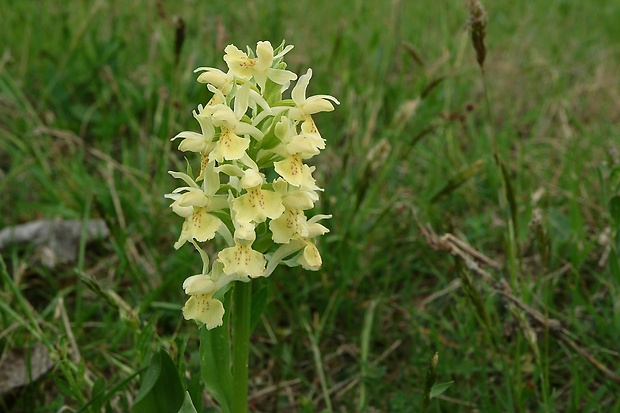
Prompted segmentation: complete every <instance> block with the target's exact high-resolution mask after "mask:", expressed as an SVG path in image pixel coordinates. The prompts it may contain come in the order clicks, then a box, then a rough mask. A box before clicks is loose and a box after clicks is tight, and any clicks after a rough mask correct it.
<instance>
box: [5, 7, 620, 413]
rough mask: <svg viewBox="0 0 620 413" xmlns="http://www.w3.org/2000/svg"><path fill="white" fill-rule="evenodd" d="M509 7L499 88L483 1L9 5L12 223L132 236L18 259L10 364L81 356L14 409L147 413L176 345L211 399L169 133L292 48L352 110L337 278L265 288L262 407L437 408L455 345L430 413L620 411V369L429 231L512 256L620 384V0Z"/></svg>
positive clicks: (290, 272)
mask: <svg viewBox="0 0 620 413" xmlns="http://www.w3.org/2000/svg"><path fill="white" fill-rule="evenodd" d="M91 3H93V4H91ZM486 3H489V4H485V6H486V7H487V12H488V14H489V25H488V27H487V37H486V42H487V48H488V55H487V61H486V64H485V68H486V81H483V77H482V76H481V73H480V70H479V68H478V66H477V64H476V60H475V54H474V50H473V47H472V45H471V42H470V39H469V35H468V32H467V27H466V22H467V19H468V11H467V9H466V8H465V7H464V6H463V5H462V3H460V2H456V3H455V2H448V1H439V2H407V1H400V2H399V1H395V2H365V1H342V2H338V1H324V0H315V1H312V2H310V1H298V2H283V1H281V2H280V1H266V0H258V1H253V2H247V4H243V2H239V6H237V7H233V6H231V5H229V4H228V2H205V1H203V2H172V1H162V2H139V1H110V2H106V1H99V2H77V1H73V2H68V3H67V4H64V3H58V2H40V3H36V4H35V3H34V2H26V1H23V2H9V1H8V0H0V10H2V15H3V16H2V26H3V28H2V30H0V47H1V49H0V228H2V227H5V226H8V225H15V224H19V223H24V222H28V221H31V220H34V219H38V218H71V219H88V218H103V219H105V220H106V222H107V223H108V225H109V227H110V229H111V236H110V238H109V239H107V240H106V241H104V242H99V243H96V244H89V245H87V246H85V248H84V250H83V253H82V254H81V255H80V260H79V262H78V263H77V264H71V265H66V266H63V267H61V268H56V269H53V270H49V269H46V268H45V267H43V266H42V265H41V263H40V259H39V258H38V253H37V251H36V249H35V248H32V247H20V248H19V249H17V248H13V249H9V250H5V251H3V252H2V259H3V261H4V263H5V265H6V268H5V269H2V270H1V272H2V278H1V280H2V281H1V282H0V285H1V289H0V303H1V305H0V359H1V358H2V357H1V356H2V355H6V354H8V353H9V352H10V350H11V349H15V348H24V347H29V346H32V345H33V344H34V343H36V342H42V343H43V344H44V345H46V346H47V347H48V348H49V349H50V350H51V351H52V356H53V360H54V362H55V368H54V369H53V370H52V371H51V372H49V373H47V374H46V375H45V376H43V377H42V378H41V379H39V380H38V381H36V382H35V383H33V384H31V385H29V386H26V387H22V388H20V389H18V390H16V391H13V392H12V393H11V394H9V395H5V396H4V399H2V401H0V410H2V411H7V412H22V411H28V412H50V411H54V412H57V411H63V408H64V409H68V410H64V411H80V409H81V408H82V407H83V406H85V405H86V404H87V403H88V402H89V401H90V400H91V398H93V396H94V390H93V389H95V390H99V389H101V388H104V389H105V392H106V393H108V394H109V396H110V397H109V398H108V399H107V400H106V401H105V402H104V406H106V405H107V406H108V408H109V410H108V411H119V412H124V411H128V406H129V405H130V403H131V400H132V399H133V397H135V395H136V393H137V390H138V388H139V379H138V378H137V376H134V375H135V373H137V372H138V371H140V369H141V368H142V367H144V366H145V365H146V364H147V363H148V360H149V359H150V357H151V355H152V354H153V353H154V351H156V350H158V349H159V348H165V349H167V350H168V351H169V352H170V353H171V354H172V356H173V359H174V360H175V362H176V363H177V365H178V367H179V369H180V370H181V371H183V372H187V375H183V377H184V378H185V379H186V381H187V383H186V385H187V386H190V387H191V386H194V387H192V388H196V387H195V386H197V383H196V380H198V378H199V371H200V369H199V365H198V356H197V353H198V335H199V334H198V332H197V330H196V327H195V325H194V324H193V323H189V322H186V321H184V320H183V318H182V316H181V313H180V308H181V306H182V304H183V302H184V300H185V297H184V294H183V291H182V289H181V284H182V281H183V280H184V278H185V277H187V276H188V275H191V274H195V273H196V271H198V269H199V268H200V262H199V258H198V256H197V255H196V254H195V253H194V251H192V249H191V248H190V247H187V246H186V247H184V248H182V249H181V250H179V251H174V250H173V248H172V244H173V243H174V241H175V239H176V237H177V235H178V231H180V226H181V222H180V220H179V219H178V217H176V216H175V215H174V214H172V213H171V211H170V210H169V208H168V202H167V201H166V200H165V199H164V198H163V194H164V193H167V192H170V191H171V190H172V189H174V187H175V185H176V183H175V182H174V180H173V179H172V178H171V177H170V176H169V175H168V174H167V170H170V169H173V170H180V169H182V168H183V167H184V160H183V158H182V155H181V154H180V153H179V152H178V151H176V145H174V146H173V145H172V144H171V143H170V142H169V138H170V137H172V136H174V134H176V133H177V132H179V131H181V130H186V129H190V128H193V127H194V126H193V125H194V121H193V119H192V118H191V110H192V108H194V107H195V106H196V105H197V104H198V103H204V102H206V100H207V99H208V98H209V95H208V93H207V91H206V90H205V89H204V88H203V87H202V86H201V85H199V84H197V83H196V82H195V75H194V74H193V73H192V70H193V69H194V68H195V67H198V66H215V67H219V68H224V62H223V61H222V59H221V56H222V53H223V48H224V46H225V45H226V44H229V43H234V44H236V45H237V46H239V47H244V46H245V45H250V46H254V45H255V43H256V41H258V40H263V39H264V40H270V41H271V42H272V43H275V44H279V42H280V41H281V40H282V39H283V38H284V39H286V41H287V43H290V44H294V45H295V49H293V51H292V52H291V53H290V54H289V55H288V56H287V58H288V62H289V67H290V68H291V69H292V70H294V71H296V72H299V71H301V70H304V71H305V69H306V68H307V67H312V68H313V71H314V77H313V81H312V85H311V90H310V91H309V92H310V93H311V94H319V93H328V94H332V95H334V96H336V97H337V98H338V99H339V100H340V101H341V105H340V106H339V107H338V108H337V110H336V111H335V112H333V113H330V114H324V115H321V116H318V117H317V124H318V126H319V128H320V129H321V132H322V135H323V136H324V137H325V138H326V139H327V142H328V149H327V150H326V151H325V152H324V153H323V155H322V156H320V157H318V158H317V159H316V161H315V165H316V166H317V172H316V175H317V180H318V182H319V184H320V185H321V186H323V187H324V188H325V192H324V196H323V198H322V204H321V205H320V206H319V210H320V211H322V212H325V213H331V214H333V218H332V219H331V220H330V222H329V223H328V224H327V225H328V226H329V227H330V229H331V232H330V233H329V234H328V235H326V236H325V237H324V239H323V241H322V244H321V245H320V248H321V250H322V252H323V260H324V265H323V268H322V269H321V271H320V272H318V273H313V272H304V271H303V270H300V269H297V268H295V269H279V270H277V271H276V273H274V275H273V276H272V277H270V278H269V279H263V280H257V281H255V283H256V285H258V286H262V285H268V286H269V288H270V291H271V297H272V299H271V301H270V303H269V305H268V306H267V309H266V312H265V314H264V316H263V317H262V318H261V322H260V323H259V325H258V327H257V329H256V330H255V332H254V334H253V336H252V347H251V366H250V368H251V373H250V385H251V391H250V399H251V403H252V405H251V406H252V408H251V410H252V411H257V412H259V411H265V412H287V411H300V412H313V411H321V410H322V409H327V406H331V410H332V411H334V412H344V411H361V412H373V411H374V412H376V411H389V412H410V411H418V406H421V404H422V399H423V394H422V391H423V388H424V381H425V377H426V373H427V368H428V364H429V360H430V358H431V357H432V355H433V354H434V352H435V351H437V352H438V353H439V364H438V367H437V372H436V381H437V382H438V383H443V382H448V381H454V383H453V384H452V386H451V387H450V388H449V389H448V390H447V391H446V392H445V393H444V394H443V395H442V396H440V397H439V398H436V399H432V400H431V403H430V407H429V411H434V412H440V411H445V412H461V411H462V412H473V411H481V412H506V411H511V412H512V411H516V412H564V411H568V412H573V411H574V412H599V411H605V412H620V402H619V401H618V400H619V399H618V398H617V394H618V391H619V390H620V389H619V387H620V383H618V382H614V381H613V380H612V378H610V377H607V376H605V375H604V374H603V373H602V372H601V370H600V369H597V368H595V367H594V366H593V364H592V363H590V362H588V361H587V360H586V358H585V357H584V355H583V354H579V353H578V352H577V351H576V350H575V348H574V347H571V345H570V344H567V343H568V342H567V341H566V340H562V339H558V337H557V336H556V335H554V334H553V333H554V332H553V331H552V330H549V329H545V328H544V327H543V325H541V324H540V323H537V322H536V321H535V320H534V319H533V318H532V317H530V316H528V314H527V313H526V312H525V311H523V310H522V309H519V308H518V307H517V306H515V305H514V302H511V301H509V300H507V299H505V298H502V296H501V295H500V294H499V293H498V292H497V291H495V290H494V289H496V288H498V286H497V285H492V283H488V282H485V281H484V280H483V279H482V278H481V276H480V274H479V273H477V272H476V271H473V270H472V269H471V268H469V267H468V266H467V265H466V263H465V262H463V260H461V259H459V258H457V257H453V256H452V255H451V254H450V253H448V252H445V251H440V250H437V249H434V248H432V247H431V246H430V245H429V243H428V242H427V240H426V239H425V237H424V236H423V235H422V232H421V230H420V228H419V226H418V224H417V223H416V222H415V220H414V215H413V214H414V211H416V212H417V215H418V216H419V218H420V220H421V222H422V223H424V224H429V225H431V226H432V228H433V229H434V231H435V232H436V233H437V234H439V235H442V234H444V233H451V234H453V235H455V236H456V237H458V238H459V239H461V240H462V241H465V242H466V243H468V244H469V245H470V246H471V247H472V248H473V249H475V250H477V251H479V252H480V253H482V254H484V255H486V256H488V257H489V258H491V259H493V260H495V261H497V262H499V263H501V265H500V267H499V268H492V267H488V266H484V265H481V268H483V269H484V270H486V271H487V272H489V273H490V274H491V276H492V277H493V278H494V279H495V280H500V279H504V280H506V281H507V283H508V284H509V286H510V289H511V292H512V294H513V295H514V296H515V297H516V298H518V299H519V300H520V301H521V302H522V303H524V304H525V305H526V306H527V307H528V308H531V309H534V310H537V311H538V312H540V313H541V314H542V315H543V316H544V317H549V318H553V319H557V320H560V321H561V323H562V326H563V327H564V328H565V329H566V330H567V331H569V332H570V339H571V340H573V341H574V342H575V343H576V344H577V345H578V346H579V348H580V349H583V350H584V351H585V352H586V353H587V354H588V355H589V356H591V357H593V358H594V359H596V360H598V362H600V363H601V365H603V366H606V367H607V369H609V370H610V371H611V372H613V373H615V374H616V375H617V374H620V370H618V367H617V366H618V365H619V364H620V356H619V354H618V344H617V343H618V342H619V341H620V333H619V332H620V306H619V304H618V302H619V300H618V297H620V265H619V264H618V257H620V239H619V237H620V235H619V234H620V219H617V220H616V221H614V219H613V216H612V213H611V212H610V208H611V206H610V205H611V204H610V202H611V203H613V202H614V201H612V199H614V198H613V197H614V195H618V194H619V192H620V146H619V145H620V143H619V142H620V126H619V125H620V94H619V92H618V91H620V80H619V79H620V69H618V68H620V50H619V48H618V44H620V31H619V29H618V26H617V22H618V21H619V20H620V5H618V4H617V2H615V1H612V0H601V1H598V2H572V1H569V0H551V1H547V2H512V1H508V0H504V1H498V2H493V4H491V2H486ZM173 16H179V17H181V18H182V19H183V21H184V22H185V28H186V35H185V42H184V44H183V48H182V50H181V53H180V55H179V56H178V59H177V58H176V56H175V24H174V23H173V21H174V19H173ZM414 51H415V52H414ZM485 96H487V97H488V103H487V101H486V100H485ZM413 105H417V106H415V108H416V110H415V112H407V110H406V108H407V107H412V106H413ZM494 147H496V148H497V158H498V159H499V163H498V162H496V161H495V160H494V152H493V150H494V149H493V148H494ZM500 164H501V165H503V168H504V169H503V171H504V172H503V173H502V169H501V167H500ZM615 199H618V198H615ZM616 202H617V201H616ZM511 226H512V228H513V229H512V230H510V228H511ZM605 234H606V236H605ZM605 257H607V258H605ZM79 273H85V274H87V275H88V276H89V277H91V278H93V279H94V280H96V283H97V284H98V285H99V287H100V289H101V290H103V291H104V292H100V293H99V294H96V293H94V292H93V291H92V288H89V287H88V286H87V285H86V284H85V283H84V282H83V281H80V278H78V274H79ZM458 280H460V281H458ZM108 290H109V291H114V292H116V293H117V294H118V296H119V297H120V300H122V301H120V300H117V301H115V299H113V298H110V294H109V292H108ZM128 309H131V310H132V311H128ZM63 314H66V317H64V320H63ZM73 340H75V344H74V343H73ZM95 393H96V392H95ZM95 405H96V404H94V405H90V407H87V408H86V409H84V410H81V411H95V410H96V409H94V408H93V407H92V406H95ZM208 406H210V404H209V400H208V399H205V403H204V407H205V411H206V408H207V407H208ZM412 406H413V407H412ZM89 409H90V410H89Z"/></svg>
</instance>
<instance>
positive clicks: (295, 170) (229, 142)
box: [166, 41, 339, 413]
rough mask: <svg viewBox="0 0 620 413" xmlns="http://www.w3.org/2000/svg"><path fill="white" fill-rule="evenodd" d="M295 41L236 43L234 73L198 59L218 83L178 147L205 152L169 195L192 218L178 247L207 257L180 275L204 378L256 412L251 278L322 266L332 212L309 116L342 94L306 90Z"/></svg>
mask: <svg viewBox="0 0 620 413" xmlns="http://www.w3.org/2000/svg"><path fill="white" fill-rule="evenodd" d="M292 48H293V46H291V45H285V44H284V42H283V43H282V44H281V45H280V46H279V47H277V48H276V49H275V50H274V48H273V47H272V45H271V43H270V42H268V41H261V42H258V43H257V45H256V52H254V51H253V50H251V49H250V48H248V50H247V53H246V52H243V51H241V50H240V49H238V48H237V47H235V46H234V45H229V46H227V47H226V48H225V49H224V51H225V55H224V61H225V62H226V64H227V66H228V71H227V72H223V71H221V70H219V69H216V68H211V67H199V68H198V69H196V70H195V72H199V73H200V74H199V75H198V82H200V83H203V84H206V86H207V89H208V90H209V91H210V92H211V93H212V97H211V99H210V100H209V101H208V103H207V104H206V105H204V106H203V105H199V106H198V108H197V110H195V111H194V112H193V115H194V118H195V119H196V120H197V121H198V123H199V125H200V132H191V131H184V132H181V133H179V134H178V135H176V136H175V137H174V138H172V140H174V141H176V140H179V141H180V142H179V150H180V151H183V152H193V153H195V154H196V159H198V157H199V158H200V170H199V173H198V174H197V175H196V176H194V173H193V168H192V167H191V166H188V168H187V171H186V172H173V171H171V172H170V174H171V175H172V176H173V177H174V178H178V179H180V180H181V181H182V182H183V186H180V187H179V188H177V189H175V190H174V191H172V193H170V194H167V195H166V197H167V198H169V199H171V200H172V204H171V208H172V210H173V211H174V212H175V213H176V214H178V215H179V216H181V217H182V218H184V221H183V226H182V229H181V234H180V236H179V239H178V241H177V242H176V243H175V244H174V248H176V249H178V248H181V247H182V246H183V245H185V244H187V243H189V244H192V245H193V247H194V248H195V249H196V250H197V251H198V253H199V254H200V257H201V258H202V263H203V266H202V271H201V272H200V273H199V274H197V275H192V276H190V277H188V278H187V279H186V280H185V282H184V283H183V289H184V290H185V293H186V294H188V295H189V299H188V300H187V302H186V303H185V306H184V307H183V315H184V317H185V318H186V319H187V320H195V321H196V322H197V323H198V325H200V326H201V327H202V334H201V360H202V361H203V366H202V368H203V374H202V375H203V379H204V381H205V384H206V386H207V388H208V390H209V391H210V392H211V393H212V395H213V396H214V397H215V399H216V400H217V401H218V402H219V404H220V405H221V407H222V410H223V411H224V412H229V411H230V412H235V413H237V412H246V411H247V380H248V379H247V375H248V373H247V365H248V362H247V360H248V348H249V347H248V346H249V334H250V312H251V296H252V295H251V294H252V293H251V291H252V290H251V285H250V281H251V280H252V279H255V278H259V277H268V276H270V275H271V274H272V273H273V271H274V269H275V268H276V266H277V265H278V264H280V263H283V264H285V265H287V266H290V267H292V266H302V267H303V268H304V269H307V270H318V269H319V268H320V267H321V264H322V260H321V255H320V253H319V250H318V249H317V246H316V243H315V242H316V241H315V240H316V238H317V237H318V236H320V235H322V234H325V233H326V232H328V229H327V228H326V227H325V226H323V225H322V224H321V223H320V221H321V220H323V219H327V218H330V217H331V216H330V215H321V214H317V215H314V216H310V211H311V210H312V209H313V208H314V206H315V204H316V202H317V201H318V200H319V193H320V192H321V191H322V189H321V188H319V187H318V186H317V184H316V181H315V179H314V178H313V176H312V173H313V172H314V170H315V167H314V166H309V165H308V164H307V163H306V161H307V160H309V159H311V158H313V157H314V156H316V155H318V154H319V153H320V151H321V150H322V149H324V148H325V139H323V137H322V136H321V134H320V133H319V131H318V129H317V127H316V124H315V122H314V120H313V118H312V115H314V114H316V113H319V112H328V111H332V110H334V105H333V104H334V103H335V104H338V103H339V102H338V100H337V99H336V98H334V97H333V96H329V95H317V96H310V97H307V96H306V93H307V88H308V84H309V82H310V79H311V78H312V70H311V69H308V70H307V72H306V73H305V74H303V75H302V76H300V77H299V78H298V77H297V75H296V74H295V73H293V72H291V71H289V70H287V69H286V67H287V66H286V63H285V62H284V56H285V55H286V54H287V53H288V52H290V50H291V49H292ZM293 81H296V83H295V86H294V87H293V89H292V90H291V92H290V98H286V97H284V94H285V92H286V91H287V90H288V89H289V88H290V86H291V82H293ZM188 165H191V162H188ZM216 237H219V238H221V239H222V240H223V241H224V243H225V244H226V247H225V248H223V249H221V250H220V251H219V252H217V254H214V255H213V256H212V257H210V256H209V254H208V253H207V252H206V251H205V249H204V248H203V246H204V243H206V242H209V241H211V240H213V239H214V238H216ZM220 245H221V243H220ZM211 261H212V262H211ZM231 287H232V289H233V292H232V294H226V293H227V292H228V291H229V289H231ZM231 295H232V297H230V296H231ZM229 307H230V308H229ZM229 310H230V313H231V314H232V315H230V317H229V313H228V311H229ZM252 310H254V309H253V308H252ZM228 320H231V321H232V323H231V325H228ZM218 330H219V331H218ZM231 348H232V360H230V358H229V356H228V354H229V352H230V351H231ZM205 364H210V365H205ZM213 364H218V365H217V366H214V365H213Z"/></svg>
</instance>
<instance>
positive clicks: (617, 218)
mask: <svg viewBox="0 0 620 413" xmlns="http://www.w3.org/2000/svg"><path fill="white" fill-rule="evenodd" d="M609 214H610V215H611V219H612V221H613V223H614V227H615V228H616V229H618V228H620V195H614V196H612V197H611V199H610V200H609Z"/></svg>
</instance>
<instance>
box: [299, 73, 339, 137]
mask: <svg viewBox="0 0 620 413" xmlns="http://www.w3.org/2000/svg"><path fill="white" fill-rule="evenodd" d="M310 78H312V69H308V71H307V72H306V74H305V75H303V76H300V78H299V80H298V81H297V84H296V85H295V87H294V88H293V91H292V92H291V98H292V99H293V102H295V107H294V108H291V109H290V110H289V112H288V116H289V117H290V118H291V119H296V120H303V121H310V122H312V118H311V117H310V115H313V114H315V113H319V112H331V111H332V110H334V105H332V104H331V102H330V100H331V101H332V102H334V103H336V104H337V105H339V104H340V102H338V99H336V98H335V97H333V96H330V95H316V96H310V97H309V98H306V89H307V88H308V84H309V83H310ZM314 129H316V127H315V128H314Z"/></svg>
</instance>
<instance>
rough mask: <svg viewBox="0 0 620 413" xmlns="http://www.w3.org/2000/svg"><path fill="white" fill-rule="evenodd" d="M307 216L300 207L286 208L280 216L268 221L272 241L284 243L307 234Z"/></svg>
mask: <svg viewBox="0 0 620 413" xmlns="http://www.w3.org/2000/svg"><path fill="white" fill-rule="evenodd" d="M306 221H307V218H306V216H305V215H304V211H302V210H301V209H288V208H287V209H286V210H285V211H284V213H283V214H282V216H280V217H279V218H277V219H274V220H272V221H271V222H269V229H270V230H271V233H272V237H271V238H272V239H273V242H276V243H278V244H286V243H288V242H290V241H291V240H292V239H295V238H298V237H304V236H307V235H308V225H307V223H306Z"/></svg>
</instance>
